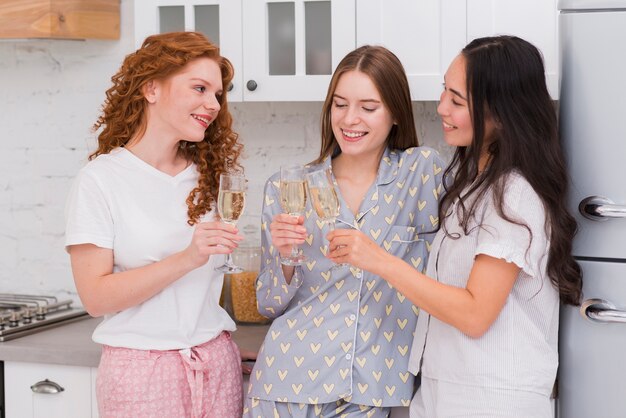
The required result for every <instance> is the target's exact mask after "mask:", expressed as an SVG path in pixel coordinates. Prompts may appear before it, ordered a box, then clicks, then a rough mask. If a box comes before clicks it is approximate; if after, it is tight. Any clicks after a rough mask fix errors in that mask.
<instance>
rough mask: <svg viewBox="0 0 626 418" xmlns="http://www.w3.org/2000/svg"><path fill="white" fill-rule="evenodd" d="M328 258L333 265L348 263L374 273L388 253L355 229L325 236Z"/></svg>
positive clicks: (337, 231)
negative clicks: (327, 243) (327, 242)
mask: <svg viewBox="0 0 626 418" xmlns="http://www.w3.org/2000/svg"><path fill="white" fill-rule="evenodd" d="M327 238H328V241H329V252H328V258H329V259H331V260H332V261H334V262H335V263H337V264H339V263H348V264H350V265H352V266H354V267H357V268H360V269H363V270H367V271H369V272H374V270H375V269H376V267H377V266H380V265H381V263H383V262H384V259H385V257H386V256H387V255H388V253H387V252H386V251H385V250H383V249H382V248H380V247H379V246H378V244H376V243H375V242H374V241H372V240H371V239H370V238H368V237H367V236H366V235H365V234H364V233H362V232H361V231H357V230H356V229H335V230H334V231H332V232H330V233H329V234H328V235H327Z"/></svg>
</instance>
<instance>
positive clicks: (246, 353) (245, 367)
mask: <svg viewBox="0 0 626 418" xmlns="http://www.w3.org/2000/svg"><path fill="white" fill-rule="evenodd" d="M239 352H240V354H241V371H242V372H243V374H250V373H252V367H253V365H254V362H255V361H256V356H257V353H256V351H251V350H244V349H240V350H239Z"/></svg>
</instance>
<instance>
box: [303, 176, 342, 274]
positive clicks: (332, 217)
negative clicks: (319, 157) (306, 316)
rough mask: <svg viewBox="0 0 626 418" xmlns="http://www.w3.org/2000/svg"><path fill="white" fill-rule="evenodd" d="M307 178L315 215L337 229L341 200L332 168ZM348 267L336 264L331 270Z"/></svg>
mask: <svg viewBox="0 0 626 418" xmlns="http://www.w3.org/2000/svg"><path fill="white" fill-rule="evenodd" d="M305 177H306V183H307V186H308V189H309V195H310V196H311V204H312V206H313V208H314V209H315V213H317V216H319V218H320V219H321V220H322V221H324V222H325V223H326V224H327V225H328V228H329V229H330V230H331V231H333V230H334V229H335V221H336V220H337V216H339V199H338V198H337V192H336V191H335V187H334V186H333V180H332V174H331V172H330V168H326V169H322V170H317V171H311V172H309V173H307V174H306V176H305ZM348 265H349V264H346V263H341V264H335V265H334V266H332V267H331V270H336V269H338V268H341V267H347V266H348Z"/></svg>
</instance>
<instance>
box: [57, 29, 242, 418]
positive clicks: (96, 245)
mask: <svg viewBox="0 0 626 418" xmlns="http://www.w3.org/2000/svg"><path fill="white" fill-rule="evenodd" d="M232 76H233V68H232V66H231V64H230V62H229V61H228V60H227V59H225V58H224V57H222V56H220V54H219V49H218V47H217V46H215V45H214V44H212V43H211V42H209V41H208V40H207V39H206V38H205V37H204V36H203V35H201V34H199V33H194V32H176V33H168V34H161V35H155V36H150V37H148V38H147V39H146V40H145V41H144V43H143V45H142V46H141V48H139V49H138V50H137V51H136V52H134V53H132V54H130V55H128V56H127V57H126V58H125V60H124V62H123V64H122V66H121V68H120V69H119V71H118V72H117V73H116V74H115V75H114V76H113V77H112V82H113V86H112V87H111V88H110V89H109V90H108V91H107V92H106V100H105V103H104V106H103V110H102V114H101V116H100V117H99V119H98V120H97V122H96V123H95V125H94V129H95V130H100V132H99V135H98V149H97V150H96V151H95V152H94V153H93V154H91V155H90V157H89V160H90V161H89V163H88V164H87V165H86V166H85V167H84V168H83V169H82V170H81V171H80V173H79V174H78V176H77V178H76V181H75V184H74V186H73V188H72V190H71V192H70V196H69V200H68V205H67V226H66V246H67V247H66V248H67V250H68V252H69V254H70V257H71V262H72V270H73V274H74V280H75V282H76V288H77V290H78V294H79V296H80V298H81V300H82V302H83V304H84V307H85V309H86V310H87V311H88V312H89V313H90V314H91V315H92V316H104V320H103V321H102V323H100V325H99V326H98V327H97V328H96V330H95V331H94V334H93V339H94V341H96V342H98V343H100V344H102V345H103V351H102V357H101V361H100V367H99V369H98V379H97V397H98V407H99V411H100V416H101V417H103V418H108V417H148V416H149V417H154V416H162V417H205V416H219V417H239V416H241V409H242V393H241V390H242V389H241V388H242V381H241V363H240V354H239V351H238V349H237V346H236V345H235V344H234V342H233V341H232V340H231V339H230V334H229V332H230V331H234V330H235V324H234V323H233V321H232V320H231V318H230V317H229V316H228V314H227V313H226V312H225V311H224V310H223V309H222V308H221V307H220V306H219V303H218V302H219V296H220V289H221V287H222V279H223V277H222V274H221V273H219V272H217V271H215V266H217V265H219V264H221V263H222V262H223V254H227V253H230V252H231V251H232V250H233V249H234V248H236V247H237V244H238V242H239V241H240V240H241V239H242V237H241V236H240V235H238V231H237V229H236V228H234V227H232V226H228V225H226V224H225V223H222V222H219V221H218V220H217V219H216V217H215V216H214V210H213V207H214V203H215V201H216V197H217V192H218V184H219V176H220V174H222V173H225V172H228V171H231V170H233V169H239V168H240V167H239V164H238V158H239V154H240V152H241V145H240V144H239V143H238V142H237V134H236V133H235V132H233V131H232V130H231V124H232V118H231V115H230V113H229V112H228V107H227V101H226V92H225V88H226V86H228V84H229V83H230V81H231V79H232Z"/></svg>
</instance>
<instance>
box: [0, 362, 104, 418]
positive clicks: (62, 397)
mask: <svg viewBox="0 0 626 418" xmlns="http://www.w3.org/2000/svg"><path fill="white" fill-rule="evenodd" d="M95 373H96V369H95V368H90V367H78V366H61V365H53V364H39V363H21V362H10V361H7V362H5V363H4V382H5V385H4V390H5V402H6V417H7V418H31V417H32V418H89V417H91V418H97V417H98V414H97V408H94V404H95V403H96V399H95V396H94V395H93V393H94V391H93V388H94V384H93V383H94V382H95V379H94V377H93V376H95ZM33 385H38V387H39V389H37V388H35V389H33V388H31V387H32V386H33ZM59 387H62V388H63V390H62V391H60V389H59ZM37 390H38V391H39V393H37V392H36V391H37ZM46 391H49V392H56V393H43V392H46Z"/></svg>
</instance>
